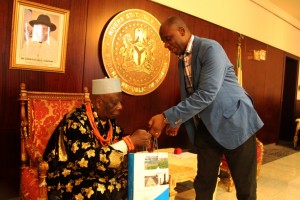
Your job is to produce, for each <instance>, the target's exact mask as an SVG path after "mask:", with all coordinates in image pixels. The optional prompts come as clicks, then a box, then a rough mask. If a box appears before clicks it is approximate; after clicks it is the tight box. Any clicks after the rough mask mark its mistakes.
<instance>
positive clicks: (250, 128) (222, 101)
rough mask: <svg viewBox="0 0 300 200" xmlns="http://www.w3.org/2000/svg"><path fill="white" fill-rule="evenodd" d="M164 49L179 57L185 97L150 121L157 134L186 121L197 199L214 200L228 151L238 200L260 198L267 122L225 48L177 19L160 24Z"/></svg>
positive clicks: (174, 129) (170, 132)
mask: <svg viewBox="0 0 300 200" xmlns="http://www.w3.org/2000/svg"><path fill="white" fill-rule="evenodd" d="M159 34H160V37H161V40H162V41H163V42H164V43H165V47H166V48H168V49H169V50H170V51H171V52H172V53H174V54H176V55H177V56H178V58H179V60H178V68H179V73H180V76H179V77H180V93H181V101H180V102H179V103H178V104H177V105H176V106H173V107H171V108H169V109H167V110H165V111H164V112H163V113H162V114H158V115H155V116H153V117H152V118H151V119H150V120H149V127H150V133H151V134H152V135H153V136H154V137H156V138H158V137H159V136H160V134H161V132H162V131H163V129H164V128H166V133H167V134H168V135H176V134H177V130H178V128H179V126H180V125H181V124H183V123H184V125H185V127H186V130H187V133H188V136H189V138H190V140H191V142H192V143H193V145H194V146H195V148H196V150H197V159H198V172H197V176H196V178H195V180H194V188H195V191H196V200H200V199H201V200H211V199H212V198H213V193H214V190H215V186H216V182H217V177H218V171H219V166H220V160H221V157H222V155H223V154H224V155H225V157H226V160H227V162H228V165H229V169H230V172H231V175H232V178H233V181H234V183H235V187H236V192H237V194H236V196H237V198H238V199H239V200H254V199H256V188H257V183H256V167H257V166H256V164H257V160H256V157H257V155H256V136H255V133H256V132H257V131H258V130H259V129H260V128H261V127H262V126H263V122H262V120H261V119H260V117H259V116H258V114H257V112H256V111H255V109H254V107H253V101H252V99H251V97H250V96H249V95H248V94H247V93H246V92H245V90H244V89H243V88H242V87H241V86H240V85H239V83H238V81H237V77H236V75H235V71H234V66H233V65H232V64H231V62H230V60H229V59H228V57H227V55H226V53H225V51H224V49H223V48H222V46H221V45H220V44H219V43H217V42H216V41H214V40H210V39H206V38H200V37H197V36H195V35H193V34H192V33H191V32H190V30H189V28H188V27H187V25H186V24H185V22H184V21H183V20H182V19H181V18H179V17H171V18H168V19H167V20H166V21H165V22H163V23H162V25H161V27H160V30H159Z"/></svg>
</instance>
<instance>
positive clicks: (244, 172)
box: [194, 122, 257, 200]
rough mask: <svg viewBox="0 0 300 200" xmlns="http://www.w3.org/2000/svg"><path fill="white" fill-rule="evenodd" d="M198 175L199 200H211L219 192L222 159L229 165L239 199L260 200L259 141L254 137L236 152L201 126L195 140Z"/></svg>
mask: <svg viewBox="0 0 300 200" xmlns="http://www.w3.org/2000/svg"><path fill="white" fill-rule="evenodd" d="M195 147H196V148H195V151H196V153H197V159H198V171H197V176H196V178H195V181H194V188H195V191H196V200H211V199H212V198H213V193H214V191H215V187H216V182H217V178H218V172H219V167H220V161H221V157H222V155H223V154H224V155H225V157H226V161H227V163H228V166H229V169H230V172H231V175H232V179H233V182H234V184H235V188H236V196H237V199H239V200H255V199H256V187H257V183H256V171H257V159H256V158H257V155H256V154H257V152H256V137H255V135H253V136H252V137H250V138H249V139H248V140H247V141H246V142H245V143H243V144H242V145H241V146H239V147H238V148H236V149H233V150H228V149H225V148H223V147H222V146H221V145H220V144H219V143H217V142H216V141H215V139H214V138H213V137H212V136H211V135H210V133H209V132H208V130H207V129H206V128H205V126H204V124H203V123H202V122H200V125H199V128H198V133H197V134H196V137H195Z"/></svg>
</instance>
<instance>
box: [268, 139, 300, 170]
mask: <svg viewBox="0 0 300 200" xmlns="http://www.w3.org/2000/svg"><path fill="white" fill-rule="evenodd" d="M296 152H297V151H296V150H295V149H294V145H293V141H291V142H290V141H279V142H278V144H275V143H272V144H266V145H264V154H263V163H262V164H266V163H269V162H272V161H274V160H277V159H280V158H282V157H285V156H288V155H291V154H293V153H296Z"/></svg>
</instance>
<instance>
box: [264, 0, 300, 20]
mask: <svg viewBox="0 0 300 200" xmlns="http://www.w3.org/2000/svg"><path fill="white" fill-rule="evenodd" d="M269 1H270V2H271V3H273V4H274V5H275V6H277V7H279V8H280V9H282V10H283V11H285V12H286V13H288V14H289V15H290V16H291V17H293V18H295V19H296V20H298V21H299V23H300V1H299V0H269Z"/></svg>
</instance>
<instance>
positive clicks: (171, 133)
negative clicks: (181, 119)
mask: <svg viewBox="0 0 300 200" xmlns="http://www.w3.org/2000/svg"><path fill="white" fill-rule="evenodd" d="M179 128H180V125H179V126H176V127H175V128H173V127H172V126H171V125H170V124H167V126H166V135H168V136H176V135H177V133H178V130H179Z"/></svg>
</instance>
